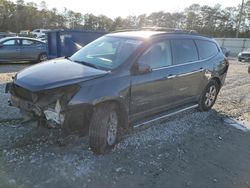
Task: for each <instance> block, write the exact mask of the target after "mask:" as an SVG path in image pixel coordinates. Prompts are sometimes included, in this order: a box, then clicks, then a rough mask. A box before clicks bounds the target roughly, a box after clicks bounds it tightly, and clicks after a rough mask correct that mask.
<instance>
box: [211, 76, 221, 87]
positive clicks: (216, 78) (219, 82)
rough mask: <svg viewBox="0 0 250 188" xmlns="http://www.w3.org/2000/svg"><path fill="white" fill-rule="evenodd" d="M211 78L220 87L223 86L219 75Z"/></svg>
mask: <svg viewBox="0 0 250 188" xmlns="http://www.w3.org/2000/svg"><path fill="white" fill-rule="evenodd" d="M211 80H214V81H216V82H217V84H218V85H219V87H220V88H221V87H222V83H221V80H220V78H218V77H213V78H212V79H211Z"/></svg>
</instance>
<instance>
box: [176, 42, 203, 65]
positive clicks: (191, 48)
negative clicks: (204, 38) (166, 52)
mask: <svg viewBox="0 0 250 188" xmlns="http://www.w3.org/2000/svg"><path fill="white" fill-rule="evenodd" d="M172 48H173V60H174V64H184V63H189V62H193V61H198V60H199V58H198V52H197V48H196V46H195V43H194V41H193V40H192V39H175V40H173V41H172Z"/></svg>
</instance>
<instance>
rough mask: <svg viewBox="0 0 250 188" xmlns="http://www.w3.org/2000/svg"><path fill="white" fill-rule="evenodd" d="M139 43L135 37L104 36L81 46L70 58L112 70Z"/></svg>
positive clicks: (126, 57) (128, 55)
mask: <svg viewBox="0 0 250 188" xmlns="http://www.w3.org/2000/svg"><path fill="white" fill-rule="evenodd" d="M141 43H142V41H141V40H136V39H127V38H119V37H109V36H104V37H101V38H99V39H97V40H95V41H94V42H92V43H90V44H88V45H86V46H85V47H83V48H82V49H81V50H79V51H78V52H76V53H75V54H74V55H72V56H71V57H70V60H72V61H75V62H79V63H81V62H82V63H87V64H89V65H93V66H95V67H100V68H104V69H108V70H113V69H115V68H116V67H118V66H119V65H121V64H122V63H123V62H125V61H126V60H127V59H128V58H129V57H130V56H131V54H132V53H133V52H135V50H136V49H137V48H138V47H139V46H140V44H141Z"/></svg>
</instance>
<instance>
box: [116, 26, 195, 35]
mask: <svg viewBox="0 0 250 188" xmlns="http://www.w3.org/2000/svg"><path fill="white" fill-rule="evenodd" d="M127 31H165V32H171V33H173V32H174V33H191V34H198V32H197V31H195V30H183V29H179V28H166V27H141V28H136V29H123V30H117V31H114V32H115V33H119V32H127Z"/></svg>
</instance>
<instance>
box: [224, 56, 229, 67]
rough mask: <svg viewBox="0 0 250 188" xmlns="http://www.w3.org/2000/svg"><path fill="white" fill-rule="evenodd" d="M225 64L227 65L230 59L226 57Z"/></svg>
mask: <svg viewBox="0 0 250 188" xmlns="http://www.w3.org/2000/svg"><path fill="white" fill-rule="evenodd" d="M224 64H225V65H227V66H228V65H229V60H228V58H226V57H225V58H224Z"/></svg>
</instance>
